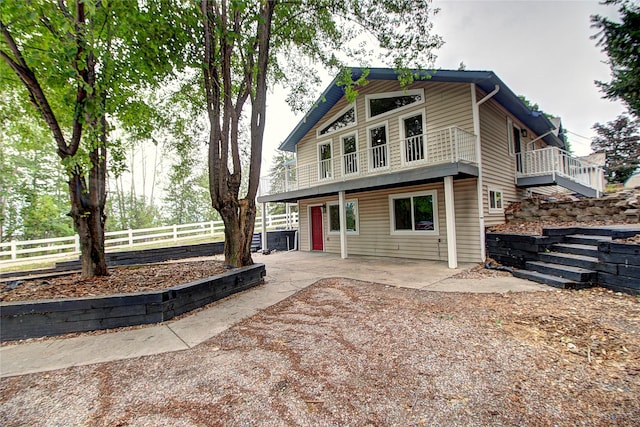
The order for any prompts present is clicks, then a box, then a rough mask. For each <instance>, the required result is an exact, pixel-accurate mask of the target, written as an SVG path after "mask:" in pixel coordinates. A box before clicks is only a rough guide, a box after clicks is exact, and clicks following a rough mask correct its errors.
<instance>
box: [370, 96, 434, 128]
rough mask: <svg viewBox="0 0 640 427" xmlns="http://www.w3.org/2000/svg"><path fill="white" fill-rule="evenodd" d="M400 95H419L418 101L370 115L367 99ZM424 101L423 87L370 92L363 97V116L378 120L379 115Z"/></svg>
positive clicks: (407, 107) (385, 114)
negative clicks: (364, 111)
mask: <svg viewBox="0 0 640 427" xmlns="http://www.w3.org/2000/svg"><path fill="white" fill-rule="evenodd" d="M402 95H420V101H417V102H413V103H411V104H408V105H404V106H402V107H399V108H395V109H393V110H389V111H385V112H384V113H381V114H378V115H377V116H373V117H371V107H370V105H369V101H370V100H371V99H380V98H393V97H396V96H402ZM424 102H425V101H424V88H418V89H408V90H399V91H394V92H382V93H372V94H370V95H365V97H364V106H365V110H366V116H365V117H366V121H370V120H379V119H380V118H381V117H385V116H388V115H390V114H394V113H398V112H400V111H403V110H407V109H409V108H415V107H416V106H418V105H422V104H424Z"/></svg>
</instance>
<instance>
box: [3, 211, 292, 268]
mask: <svg viewBox="0 0 640 427" xmlns="http://www.w3.org/2000/svg"><path fill="white" fill-rule="evenodd" d="M297 227H298V214H297V213H291V214H289V215H287V214H281V215H268V216H267V221H266V229H267V230H281V229H291V228H297ZM255 232H256V233H258V232H262V218H261V217H260V216H259V217H258V218H256V224H255ZM194 239H206V240H207V241H217V240H224V224H223V223H222V221H209V222H197V223H194V224H180V225H168V226H164V227H155V228H141V229H137V230H122V231H109V232H107V233H105V249H106V251H107V252H114V251H117V250H121V249H131V248H135V247H140V246H149V245H157V244H171V243H177V242H180V241H185V240H194ZM79 254H80V239H79V237H78V235H77V234H76V235H74V236H69V237H56V238H53V239H38V240H22V241H20V240H15V241H11V242H8V243H0V265H3V264H9V263H16V262H23V261H38V260H50V259H55V258H61V257H67V256H77V255H79Z"/></svg>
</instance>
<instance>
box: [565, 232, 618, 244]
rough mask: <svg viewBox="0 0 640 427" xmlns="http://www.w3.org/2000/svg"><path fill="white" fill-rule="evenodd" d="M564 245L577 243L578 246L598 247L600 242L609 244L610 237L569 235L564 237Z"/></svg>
mask: <svg viewBox="0 0 640 427" xmlns="http://www.w3.org/2000/svg"><path fill="white" fill-rule="evenodd" d="M564 241H565V243H577V244H580V245H593V246H596V247H597V246H598V243H600V242H610V241H611V236H599V235H590V234H569V235H568V236H565V237H564Z"/></svg>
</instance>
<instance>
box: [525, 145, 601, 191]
mask: <svg viewBox="0 0 640 427" xmlns="http://www.w3.org/2000/svg"><path fill="white" fill-rule="evenodd" d="M516 165H517V166H516V169H517V172H516V175H517V177H519V178H524V177H529V176H541V175H560V176H564V177H566V178H569V179H571V180H573V181H575V182H577V183H580V184H583V185H585V186H587V187H590V188H593V189H595V190H598V191H600V192H602V191H603V184H604V171H603V170H602V168H601V167H599V166H596V165H593V164H591V163H588V162H585V161H582V160H579V159H576V158H575V157H571V155H570V154H569V153H568V152H566V151H564V150H561V149H559V148H557V147H547V148H542V149H539V150H532V151H527V152H524V153H518V154H517V155H516Z"/></svg>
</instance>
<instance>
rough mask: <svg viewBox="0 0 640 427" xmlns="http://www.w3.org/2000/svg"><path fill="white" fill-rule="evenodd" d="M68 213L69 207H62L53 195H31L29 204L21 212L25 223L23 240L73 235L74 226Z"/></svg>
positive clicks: (28, 198)
mask: <svg viewBox="0 0 640 427" xmlns="http://www.w3.org/2000/svg"><path fill="white" fill-rule="evenodd" d="M65 208H66V209H65ZM66 212H68V207H66V206H64V205H63V206H61V204H60V203H59V201H57V200H55V199H54V198H53V197H52V196H51V195H48V194H42V195H40V194H37V193H32V194H29V195H28V196H27V204H26V205H24V206H23V208H22V211H21V212H20V214H21V217H22V223H23V232H22V236H21V237H22V239H24V240H33V239H48V238H51V237H63V236H71V235H73V224H72V222H71V218H69V216H67V215H66Z"/></svg>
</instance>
